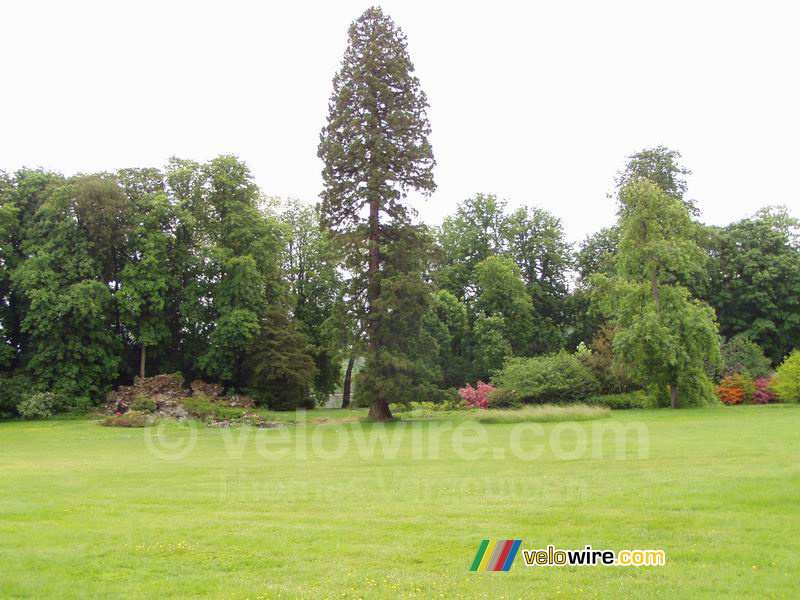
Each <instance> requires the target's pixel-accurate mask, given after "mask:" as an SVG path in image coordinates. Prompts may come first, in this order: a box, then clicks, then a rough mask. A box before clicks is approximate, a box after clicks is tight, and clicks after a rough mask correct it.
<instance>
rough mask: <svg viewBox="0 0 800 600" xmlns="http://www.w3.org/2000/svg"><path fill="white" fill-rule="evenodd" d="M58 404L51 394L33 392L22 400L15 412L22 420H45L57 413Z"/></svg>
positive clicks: (55, 397) (57, 399) (56, 398)
mask: <svg viewBox="0 0 800 600" xmlns="http://www.w3.org/2000/svg"><path fill="white" fill-rule="evenodd" d="M60 404H61V403H60V401H59V398H58V396H56V395H55V394H54V393H53V392H35V393H33V394H30V395H29V396H25V397H24V398H23V399H22V401H21V402H20V403H19V404H18V405H17V412H18V413H19V414H20V416H21V417H22V418H23V419H47V418H48V417H52V416H53V415H54V414H55V413H56V412H58V409H59V407H60Z"/></svg>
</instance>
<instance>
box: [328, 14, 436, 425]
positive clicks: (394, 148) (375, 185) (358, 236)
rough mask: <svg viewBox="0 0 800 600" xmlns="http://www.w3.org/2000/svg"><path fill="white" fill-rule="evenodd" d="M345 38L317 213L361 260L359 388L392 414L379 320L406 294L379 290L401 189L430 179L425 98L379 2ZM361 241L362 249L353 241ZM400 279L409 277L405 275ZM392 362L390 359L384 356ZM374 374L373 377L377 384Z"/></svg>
mask: <svg viewBox="0 0 800 600" xmlns="http://www.w3.org/2000/svg"><path fill="white" fill-rule="evenodd" d="M348 35H349V41H348V46H347V49H346V51H345V54H344V59H343V60H342V64H341V68H340V69H339V71H338V73H337V74H336V76H335V77H334V80H333V93H332V94H331V97H330V102H329V106H328V119H327V124H326V125H325V127H324V128H323V129H322V132H321V135H320V144H319V151H318V156H319V157H320V158H321V159H322V161H323V162H324V169H323V171H322V176H323V182H324V188H323V191H322V193H321V198H322V204H321V208H322V215H323V217H324V219H325V221H326V222H327V224H328V225H329V226H330V228H331V229H332V231H333V233H334V235H335V236H337V237H338V242H339V243H340V244H341V246H342V247H343V248H350V249H352V250H351V252H352V253H354V254H358V255H359V257H360V258H361V259H362V260H363V261H364V262H365V263H366V269H365V270H364V276H365V279H366V280H365V287H366V290H367V338H368V344H367V352H366V355H367V356H366V365H365V369H364V373H365V374H366V376H367V377H369V379H370V380H371V381H372V384H373V385H370V386H368V388H369V389H370V390H372V392H370V393H369V395H370V397H369V398H365V400H368V402H369V404H370V416H371V417H372V418H374V419H376V420H386V419H389V418H391V412H390V411H389V406H388V401H389V399H390V398H389V397H388V396H389V394H390V392H391V390H392V385H391V384H390V382H389V381H385V378H386V377H391V374H392V373H394V372H395V371H396V369H397V367H398V365H400V364H402V363H403V362H404V361H402V360H389V361H387V360H386V357H387V348H386V347H383V344H382V340H386V339H387V336H383V335H382V333H381V328H390V327H391V325H390V321H391V320H392V316H391V314H392V312H393V311H394V310H395V309H399V308H401V307H394V306H391V305H390V304H391V301H392V300H393V301H398V302H402V301H408V299H409V298H410V297H413V295H410V296H409V295H404V294H392V295H391V298H383V299H382V298H381V295H382V293H381V292H382V278H383V274H384V273H383V271H384V265H385V257H386V255H387V254H386V252H387V249H388V248H387V247H388V246H390V245H391V244H392V243H393V241H394V240H396V239H398V238H403V239H407V237H406V236H404V234H403V230H404V229H406V228H408V227H410V226H411V217H412V216H413V209H412V208H411V207H409V206H408V204H407V203H406V202H405V200H406V197H407V194H408V192H410V191H416V192H420V193H422V194H423V195H429V194H430V193H431V192H433V190H434V189H435V183H434V180H433V167H434V165H435V160H434V157H433V150H432V148H431V145H430V143H429V142H428V135H429V134H430V125H429V122H428V117H427V108H428V101H427V98H426V96H425V93H424V92H423V91H422V89H421V88H420V83H419V80H418V79H417V77H416V76H415V75H414V65H413V64H412V63H411V59H410V57H409V54H408V50H407V48H406V36H405V35H404V34H403V32H402V31H401V30H400V29H399V28H398V27H397V26H396V25H395V23H394V22H393V21H392V19H391V18H390V17H388V16H387V15H384V14H383V11H382V10H381V9H380V8H374V7H373V8H370V9H368V10H367V11H366V12H364V14H363V15H361V16H360V17H359V18H358V19H357V20H356V21H355V22H354V23H353V24H352V25H351V26H350V29H349V32H348ZM365 243H366V253H365V254H364V253H361V254H359V252H360V249H361V248H363V247H364V245H365ZM405 279H406V280H409V278H405ZM394 358H395V359H397V356H395V357H394ZM386 363H391V364H386ZM380 382H382V384H379V383H380Z"/></svg>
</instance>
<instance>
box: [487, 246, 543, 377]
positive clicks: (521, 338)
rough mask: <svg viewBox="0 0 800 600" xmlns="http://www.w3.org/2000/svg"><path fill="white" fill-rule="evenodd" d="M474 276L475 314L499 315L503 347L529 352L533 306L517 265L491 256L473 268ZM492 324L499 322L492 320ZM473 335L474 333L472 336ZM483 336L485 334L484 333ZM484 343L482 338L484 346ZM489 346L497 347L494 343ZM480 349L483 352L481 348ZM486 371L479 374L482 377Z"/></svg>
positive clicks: (516, 352) (512, 350)
mask: <svg viewBox="0 0 800 600" xmlns="http://www.w3.org/2000/svg"><path fill="white" fill-rule="evenodd" d="M475 275H476V281H477V284H478V296H477V298H476V299H475V303H474V308H475V313H476V315H483V316H485V317H500V318H501V319H502V327H501V329H500V330H499V331H498V333H499V334H500V335H501V336H502V338H503V339H504V340H505V341H506V342H507V344H508V346H507V347H508V348H509V349H510V350H511V352H512V353H513V354H514V355H517V356H525V355H527V354H529V353H530V347H531V344H532V341H533V339H532V337H533V336H532V334H533V328H534V324H533V306H532V305H531V300H530V297H529V296H528V294H527V291H526V290H525V284H524V282H523V281H522V273H521V272H520V270H519V267H518V266H517V265H516V264H515V263H514V261H513V260H511V259H510V258H507V257H501V256H492V257H490V258H487V259H486V260H484V261H483V262H481V263H479V264H478V265H477V266H476V267H475ZM485 323H487V322H486V321H484V324H485ZM492 323H493V324H497V325H500V321H498V320H496V319H495V320H493V321H492ZM476 326H477V325H476ZM477 335H478V334H477V332H476V338H477ZM483 337H484V338H485V337H486V335H485V333H484V334H483ZM476 341H477V339H476ZM487 343H488V342H486V340H485V339H484V345H486V344H487ZM491 345H492V346H495V347H497V345H496V344H495V343H494V342H492V344H491ZM481 352H482V353H483V354H485V351H481ZM484 362H485V361H484ZM499 366H501V365H496V366H494V367H493V368H498V367H499ZM487 374H488V373H485V372H481V373H479V375H483V376H485V375H487Z"/></svg>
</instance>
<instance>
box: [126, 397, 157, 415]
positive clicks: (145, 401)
mask: <svg viewBox="0 0 800 600" xmlns="http://www.w3.org/2000/svg"><path fill="white" fill-rule="evenodd" d="M156 408H158V406H157V405H156V401H155V400H153V399H152V398H149V397H147V396H142V395H140V396H136V397H135V398H134V399H133V402H131V410H133V411H136V412H141V413H148V414H149V413H152V412H155V410H156Z"/></svg>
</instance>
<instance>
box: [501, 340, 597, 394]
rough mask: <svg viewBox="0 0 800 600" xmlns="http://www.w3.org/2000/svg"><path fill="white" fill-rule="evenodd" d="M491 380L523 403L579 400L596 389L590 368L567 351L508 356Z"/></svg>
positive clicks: (594, 378)
mask: <svg viewBox="0 0 800 600" xmlns="http://www.w3.org/2000/svg"><path fill="white" fill-rule="evenodd" d="M492 383H494V384H495V385H496V386H497V387H499V388H506V389H510V390H514V391H515V392H516V393H517V395H518V396H519V398H520V400H522V402H525V403H545V402H547V403H550V404H557V403H566V402H583V401H584V400H586V399H587V398H589V397H590V396H593V395H595V394H597V393H598V392H599V391H600V384H599V382H598V381H597V378H596V377H595V376H594V373H592V371H591V369H589V367H587V366H586V365H584V364H583V363H581V361H580V360H578V358H577V357H575V356H574V355H572V354H568V353H567V352H559V353H557V354H549V355H546V356H535V357H532V358H510V359H508V360H507V361H506V364H505V366H504V367H503V369H502V370H501V371H499V372H498V373H497V374H496V375H495V376H494V377H493V378H492Z"/></svg>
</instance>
